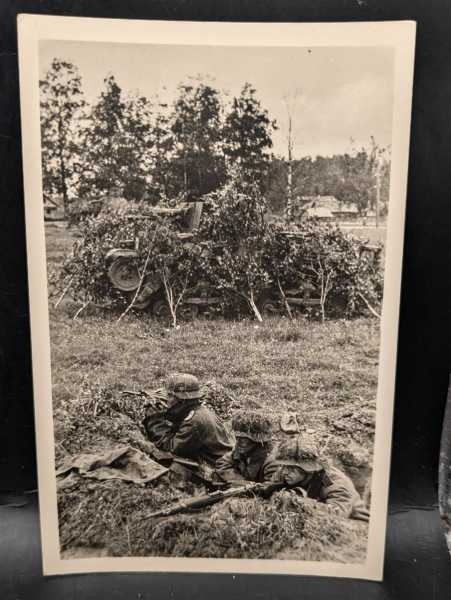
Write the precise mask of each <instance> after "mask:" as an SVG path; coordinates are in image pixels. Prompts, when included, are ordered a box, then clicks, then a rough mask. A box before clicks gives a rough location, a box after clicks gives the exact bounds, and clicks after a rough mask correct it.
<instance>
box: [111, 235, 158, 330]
mask: <svg viewBox="0 0 451 600" xmlns="http://www.w3.org/2000/svg"><path fill="white" fill-rule="evenodd" d="M157 231H158V227H156V228H155V231H154V234H153V238H152V241H151V242H150V244H149V248H148V250H147V256H146V260H145V262H144V267H143V270H142V273H141V277H140V279H139V284H138V287H137V288H136V292H135V295H134V296H133V298H132V301H131V302H130V304H129V305H128V306H127V308H126V309H125V310H124V312H123V313H122V314H121V315H120V316H119V318H118V320H117V321H116V323H119V321H120V320H121V319H122V317H125V315H126V314H127V313H128V312H129V310H130V309H131V308H132V307H133V305H134V304H135V302H136V298H137V297H138V295H139V293H140V291H141V288H142V284H143V281H144V277H145V276H146V272H147V265H148V264H149V260H150V251H151V250H152V245H153V243H154V241H155V236H156V235H157Z"/></svg>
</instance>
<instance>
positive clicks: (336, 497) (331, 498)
mask: <svg viewBox="0 0 451 600" xmlns="http://www.w3.org/2000/svg"><path fill="white" fill-rule="evenodd" d="M285 466H288V467H297V468H299V469H300V470H301V471H302V472H303V473H306V474H307V479H306V481H305V483H304V482H301V483H300V484H295V485H294V486H293V485H290V484H289V483H288V487H292V488H294V489H299V490H300V492H301V493H302V495H304V496H305V495H306V496H307V497H308V498H312V499H314V500H318V501H319V502H324V503H325V504H327V505H328V506H329V507H330V509H331V511H332V512H334V513H336V514H338V515H341V516H343V517H347V518H348V517H349V518H351V519H359V520H362V521H368V520H369V512H368V510H367V508H366V507H365V505H364V503H363V501H362V499H361V498H360V495H359V493H358V492H357V490H356V489H355V487H354V484H353V483H352V481H351V480H350V479H349V477H347V475H345V474H344V473H343V472H342V471H340V470H339V469H337V468H335V467H329V466H325V465H323V464H322V462H321V461H320V459H319V454H318V450H317V449H316V448H315V446H314V445H313V444H311V443H310V444H309V443H308V442H303V441H302V440H299V439H297V440H294V441H289V442H285V443H282V444H281V445H280V446H279V447H278V448H277V450H276V452H275V453H274V455H273V457H272V461H271V462H270V463H269V464H268V465H267V472H268V475H269V476H270V477H271V478H272V481H278V480H283V467H285Z"/></svg>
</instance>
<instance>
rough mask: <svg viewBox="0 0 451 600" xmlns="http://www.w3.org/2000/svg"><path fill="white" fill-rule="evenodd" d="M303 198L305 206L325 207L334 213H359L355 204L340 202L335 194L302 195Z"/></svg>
mask: <svg viewBox="0 0 451 600" xmlns="http://www.w3.org/2000/svg"><path fill="white" fill-rule="evenodd" d="M301 200H302V203H303V204H304V206H305V208H325V209H327V210H330V211H331V212H332V213H349V214H357V213H358V210H357V207H356V206H355V204H352V203H349V202H340V201H339V200H337V198H335V196H302V197H301Z"/></svg>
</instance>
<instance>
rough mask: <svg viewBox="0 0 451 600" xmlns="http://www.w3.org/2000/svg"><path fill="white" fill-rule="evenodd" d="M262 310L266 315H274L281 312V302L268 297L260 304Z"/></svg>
mask: <svg viewBox="0 0 451 600" xmlns="http://www.w3.org/2000/svg"><path fill="white" fill-rule="evenodd" d="M260 312H261V314H262V315H264V316H265V317H273V316H275V315H279V314H280V303H279V302H277V300H272V299H271V298H267V299H266V300H263V302H262V303H261V305H260Z"/></svg>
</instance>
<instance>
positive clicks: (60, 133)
mask: <svg viewBox="0 0 451 600" xmlns="http://www.w3.org/2000/svg"><path fill="white" fill-rule="evenodd" d="M58 154H59V159H60V169H61V193H62V195H63V208H64V216H65V217H67V203H68V202H67V201H68V198H67V184H66V177H67V172H66V165H65V162H64V142H63V123H62V121H61V118H59V119H58Z"/></svg>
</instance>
